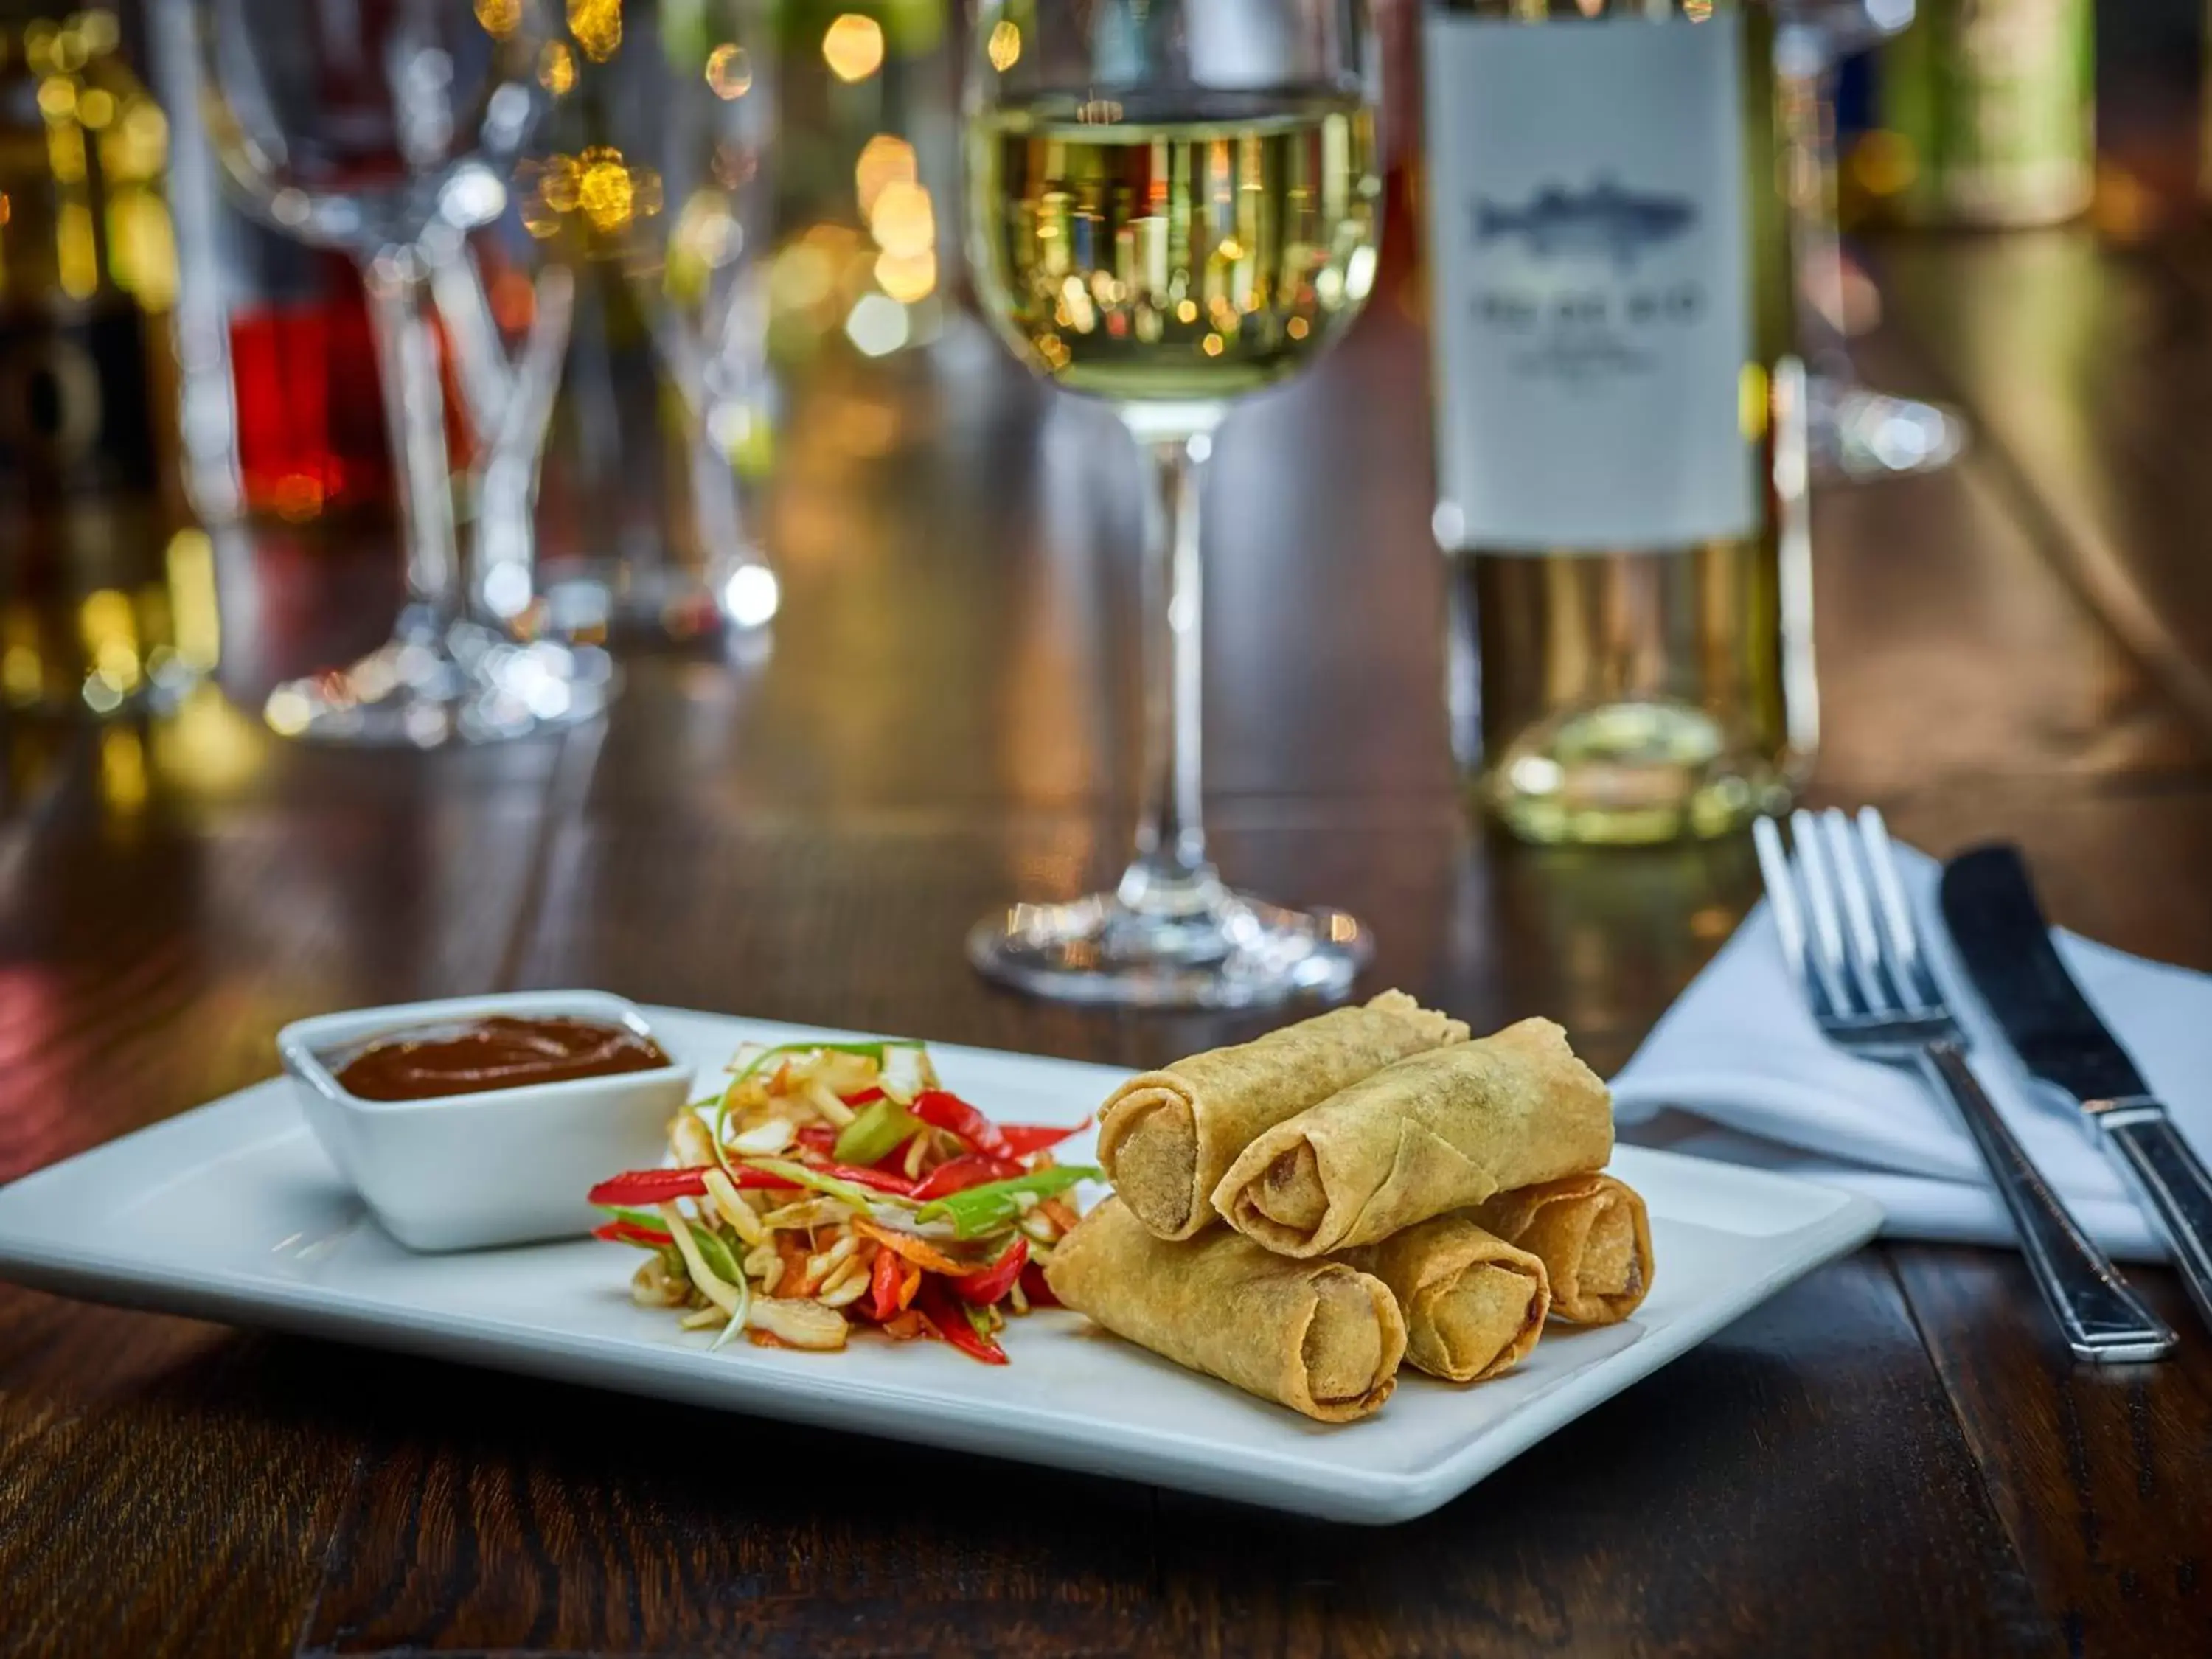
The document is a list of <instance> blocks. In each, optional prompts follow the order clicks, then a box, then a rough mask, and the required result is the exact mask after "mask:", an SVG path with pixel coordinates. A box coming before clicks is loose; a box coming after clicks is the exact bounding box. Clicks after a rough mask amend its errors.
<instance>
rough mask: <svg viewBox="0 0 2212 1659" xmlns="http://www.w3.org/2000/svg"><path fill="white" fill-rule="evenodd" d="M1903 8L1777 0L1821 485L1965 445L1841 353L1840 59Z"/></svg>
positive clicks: (1929, 467)
mask: <svg viewBox="0 0 2212 1659" xmlns="http://www.w3.org/2000/svg"><path fill="white" fill-rule="evenodd" d="M1913 11H1914V0H1777V4H1776V7H1775V18H1776V28H1775V37H1774V65H1775V75H1776V86H1777V93H1778V97H1779V99H1780V100H1781V105H1782V113H1783V119H1784V125H1785V127H1786V129H1787V131H1788V133H1789V137H1790V149H1791V153H1792V154H1791V161H1792V177H1791V185H1790V206H1791V210H1792V214H1793V216H1794V218H1795V219H1796V245H1797V280H1798V286H1799V290H1800V293H1801V294H1802V296H1803V300H1804V303H1803V304H1802V306H1801V307H1799V314H1800V316H1801V318H1802V321H1803V336H1804V345H1805V361H1806V367H1807V369H1808V379H1807V387H1806V400H1807V404H1808V407H1807V410H1806V414H1807V423H1808V447H1809V448H1810V450H1811V453H1812V457H1813V461H1814V465H1816V466H1818V467H1820V469H1821V471H1823V472H1824V473H1826V475H1828V476H1829V477H1838V478H1844V479H1866V478H1879V477H1890V476H1893V475H1895V474H1899V473H1908V472H1933V471H1937V470H1938V469H1940V468H1942V467H1945V466H1948V465H1950V464H1951V462H1952V461H1953V460H1954V459H1957V457H1958V455H1959V453H1960V450H1961V449H1963V448H1964V447H1966V425H1965V422H1963V421H1962V420H1961V419H1960V416H1959V415H1958V414H1957V413H1956V412H1955V411H1954V410H1948V409H1946V408H1944V407H1943V406H1942V404H1932V403H1927V402H1923V401H1922V400H1921V399H1919V398H1900V397H1898V396H1896V395H1894V394H1893V393H1890V392H1877V391H1875V389H1873V388H1872V387H1870V386H1867V385H1866V384H1864V383H1863V381H1862V380H1860V379H1859V376H1858V368H1857V364H1856V362H1854V361H1853V358H1852V355H1851V345H1850V309H1851V307H1850V295H1849V292H1848V281H1849V278H1848V270H1849V267H1848V266H1847V264H1846V263H1845V260H1844V250H1843V240H1842V237H1841V234H1840V231H1839V229H1838V223H1837V203H1836V76H1837V71H1838V67H1839V66H1840V65H1841V64H1842V63H1843V61H1844V59H1845V58H1850V57H1852V56H1854V55H1855V54H1857V53H1858V52H1864V51H1866V50H1868V49H1869V47H1871V46H1877V45H1879V44H1880V43H1881V41H1883V40H1887V38H1888V37H1889V36H1891V35H1893V34H1896V33H1899V32H1900V31H1901V30H1903V29H1905V28H1906V27H1909V26H1910V25H1911V21H1912V18H1913Z"/></svg>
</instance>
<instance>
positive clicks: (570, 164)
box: [538, 155, 584, 213]
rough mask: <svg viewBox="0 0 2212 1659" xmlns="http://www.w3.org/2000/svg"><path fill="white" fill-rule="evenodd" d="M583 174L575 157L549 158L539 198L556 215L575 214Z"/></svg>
mask: <svg viewBox="0 0 2212 1659" xmlns="http://www.w3.org/2000/svg"><path fill="white" fill-rule="evenodd" d="M583 172H584V170H583V168H582V167H580V166H579V165H578V164H577V161H576V158H575V157H574V156H573V155H549V156H547V157H546V158H545V173H544V177H543V178H542V179H540V180H539V182H538V196H539V197H541V198H542V199H543V200H544V204H545V205H546V206H547V207H549V208H550V209H552V210H553V211H554V212H556V213H574V211H575V210H576V197H577V191H578V187H579V185H580V184H581V182H582V179H583Z"/></svg>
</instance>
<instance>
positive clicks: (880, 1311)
mask: <svg viewBox="0 0 2212 1659" xmlns="http://www.w3.org/2000/svg"><path fill="white" fill-rule="evenodd" d="M905 1273H906V1263H905V1262H903V1261H901V1260H900V1259H899V1254H898V1252H897V1251H896V1250H889V1249H884V1248H883V1247H882V1246H881V1245H878V1247H877V1249H876V1265H875V1266H874V1267H872V1268H871V1269H870V1270H869V1273H868V1311H869V1312H871V1313H872V1314H873V1315H875V1316H876V1323H878V1325H880V1324H882V1323H883V1322H884V1321H885V1320H887V1319H890V1318H893V1317H895V1316H896V1315H897V1313H898V1310H899V1304H898V1293H899V1280H900V1279H902V1278H904V1277H905Z"/></svg>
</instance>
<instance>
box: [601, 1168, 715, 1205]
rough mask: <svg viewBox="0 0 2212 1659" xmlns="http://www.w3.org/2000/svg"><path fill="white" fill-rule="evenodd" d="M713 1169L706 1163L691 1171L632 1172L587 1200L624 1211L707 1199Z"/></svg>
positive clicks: (605, 1183) (606, 1183) (612, 1179)
mask: <svg viewBox="0 0 2212 1659" xmlns="http://www.w3.org/2000/svg"><path fill="white" fill-rule="evenodd" d="M710 1167H711V1166H710V1165H708V1164H700V1165H698V1166H697V1167H696V1168H694V1169H689V1170H630V1171H629V1173H628V1174H626V1175H618V1176H609V1177H608V1178H607V1179H606V1180H605V1181H602V1182H599V1185H598V1186H596V1187H594V1188H592V1190H591V1191H590V1192H588V1193H586V1194H584V1197H585V1199H586V1201H588V1202H590V1203H592V1204H601V1205H607V1206H615V1205H619V1206H622V1207H623V1208H624V1209H629V1208H633V1207H636V1208H642V1207H644V1206H647V1205H652V1204H665V1203H667V1202H668V1201H669V1200H671V1199H678V1198H704V1197H705V1196H706V1195H707V1171H708V1169H709V1168H710Z"/></svg>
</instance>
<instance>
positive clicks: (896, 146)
mask: <svg viewBox="0 0 2212 1659" xmlns="http://www.w3.org/2000/svg"><path fill="white" fill-rule="evenodd" d="M920 177H921V169H920V167H919V166H918V164H917V163H916V161H915V154H914V146H913V145H912V144H909V143H907V141H906V140H905V139H903V138H901V137H898V136H897V135H896V133H889V132H879V133H878V134H877V135H876V136H875V137H872V138H871V139H869V140H868V142H867V143H865V144H863V145H862V146H861V147H860V159H859V160H858V161H854V163H853V189H854V193H855V194H856V195H857V196H858V197H860V211H861V213H862V214H863V215H866V214H871V213H873V212H874V211H875V210H876V198H877V197H879V196H881V195H882V194H883V193H884V188H885V187H886V186H887V185H910V184H913V183H914V182H915V180H916V179H919V178H920Z"/></svg>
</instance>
